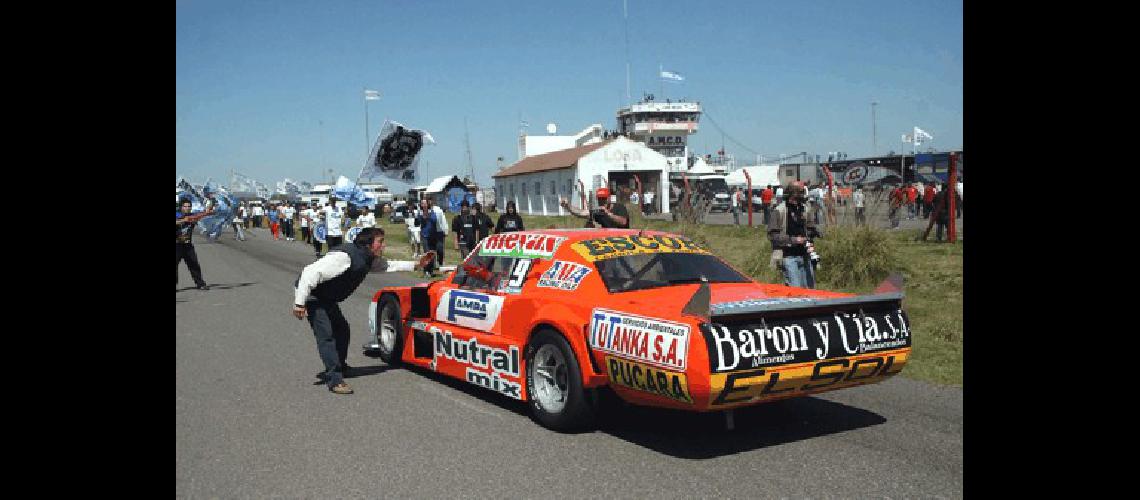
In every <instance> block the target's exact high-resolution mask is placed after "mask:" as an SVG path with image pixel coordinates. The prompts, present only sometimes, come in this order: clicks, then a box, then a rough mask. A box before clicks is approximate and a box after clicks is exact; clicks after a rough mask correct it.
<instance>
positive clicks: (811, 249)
mask: <svg viewBox="0 0 1140 500" xmlns="http://www.w3.org/2000/svg"><path fill="white" fill-rule="evenodd" d="M805 246H806V247H807V252H808V257H810V258H811V263H812V265H813V266H816V267H819V253H818V252H816V251H815V245H814V244H812V242H811V240H808V241H807V243H806V244H805Z"/></svg>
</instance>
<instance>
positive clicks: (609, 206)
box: [560, 187, 629, 229]
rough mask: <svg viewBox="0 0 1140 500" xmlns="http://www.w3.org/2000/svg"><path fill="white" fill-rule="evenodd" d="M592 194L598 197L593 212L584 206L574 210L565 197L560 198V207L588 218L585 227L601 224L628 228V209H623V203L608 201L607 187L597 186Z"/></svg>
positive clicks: (602, 225)
mask: <svg viewBox="0 0 1140 500" xmlns="http://www.w3.org/2000/svg"><path fill="white" fill-rule="evenodd" d="M594 194H595V195H596V196H597V197H598V208H597V209H596V210H594V213H593V214H591V213H590V212H589V210H586V209H584V208H583V209H582V210H574V209H573V208H572V207H570V203H569V202H567V201H566V200H565V199H563V200H561V202H560V204H561V205H562V208H565V209H566V210H567V211H568V212H570V213H572V214H574V215H576V216H578V217H581V218H583V219H590V220H588V221H587V222H586V227H598V226H601V227H617V228H626V229H628V228H629V211H628V210H626V209H625V205H621V204H619V203H610V190H609V188H604V187H603V188H598V190H597V191H596V192H595V193H594ZM591 216H592V217H591Z"/></svg>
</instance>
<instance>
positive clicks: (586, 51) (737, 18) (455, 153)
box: [175, 0, 963, 190]
mask: <svg viewBox="0 0 1140 500" xmlns="http://www.w3.org/2000/svg"><path fill="white" fill-rule="evenodd" d="M628 6H629V7H628V8H629V20H628V26H629V62H630V65H631V80H632V82H631V83H632V89H631V93H632V94H633V97H634V99H635V100H636V99H638V98H639V97H640V96H641V95H642V94H643V93H644V92H650V93H653V94H656V95H657V98H658V99H659V100H663V99H664V98H680V97H687V98H689V99H690V100H699V101H700V102H701V104H702V106H703V107H704V109H705V111H706V115H707V116H704V117H702V120H701V124H700V131H699V132H698V133H697V134H695V135H693V136H692V137H690V142H689V145H690V149H691V150H693V151H694V152H696V153H700V154H704V153H712V152H714V151H715V150H716V149H718V148H719V147H720V145H721V142H722V137H721V132H720V131H718V130H717V128H716V127H714V126H713V123H712V121H710V119H709V118H710V117H711V119H712V120H714V121H715V122H716V123H717V124H718V125H719V126H720V127H721V128H722V129H723V130H724V132H725V133H726V134H727V136H728V137H729V138H726V139H724V144H725V146H726V149H727V151H728V152H729V153H732V154H735V155H736V156H737V158H738V159H742V160H746V161H745V163H752V160H753V159H754V158H755V155H754V154H753V153H752V152H750V151H749V150H752V151H757V152H760V153H763V154H765V155H769V154H777V153H795V152H800V151H809V152H813V153H820V154H826V153H827V152H828V151H846V152H847V153H848V154H849V156H850V157H852V158H854V157H860V156H866V155H870V154H871V152H872V151H871V149H872V132H871V104H870V103H871V101H877V102H878V103H879V104H878V105H877V107H876V115H877V130H878V133H877V145H878V153H879V154H884V153H886V152H887V151H889V150H894V151H898V150H899V149H900V147H901V146H900V143H899V139H900V135H902V134H903V133H908V132H910V131H911V129H912V127H914V126H918V127H920V128H922V129H923V130H925V131H927V132H929V133H931V134H932V135H933V136H934V141H933V143H932V144H930V146H933V147H935V148H936V149H939V150H947V149H958V148H961V147H962V72H963V71H962V3H961V1H960V0H959V1H919V0H908V1H810V0H809V1H803V2H796V1H790V0H789V1H752V0H749V1H743V0H742V1H712V2H694V1H675V0H654V1H648V0H628ZM175 25H176V46H175V47H176V48H175V58H176V72H175V75H176V76H175V124H176V128H175V135H176V141H175V142H176V147H175V163H176V172H175V173H176V174H177V175H183V176H186V177H188V178H190V179H191V180H193V181H202V180H205V179H206V177H208V176H212V177H214V178H215V179H223V182H226V180H225V179H228V176H229V171H230V169H231V168H232V169H234V170H236V171H238V172H240V173H244V174H247V175H251V176H253V177H255V178H257V179H259V180H261V181H262V182H266V183H270V184H272V183H273V182H276V181H278V180H281V179H282V178H285V177H289V178H292V179H295V180H308V181H318V180H320V176H321V175H322V172H325V171H327V170H328V169H330V168H331V169H333V170H335V171H336V173H337V174H343V175H346V176H348V177H349V178H355V177H356V174H357V173H358V172H359V171H360V167H361V165H362V164H363V161H364V158H365V155H366V154H367V150H366V148H367V147H368V146H370V145H371V141H372V140H373V139H374V137H375V134H376V133H377V132H378V131H379V127H380V125H381V123H383V121H384V119H385V118H389V119H392V120H396V121H400V122H403V123H404V124H406V125H409V126H413V127H417V128H423V129H426V130H427V131H429V132H431V133H432V135H433V136H434V137H435V139H436V141H437V142H438V144H437V145H435V146H427V147H426V148H425V152H424V156H423V160H422V161H421V164H420V165H421V167H424V166H425V165H426V166H427V169H426V172H423V171H421V175H423V174H425V173H426V174H427V176H428V177H436V176H439V175H446V174H452V173H454V174H460V175H463V174H465V173H466V172H467V171H468V168H467V156H466V146H465V144H464V118H466V120H467V123H468V130H469V134H470V144H471V153H472V157H473V161H474V164H475V177H476V180H478V181H479V182H480V183H487V182H488V181H489V180H490V176H491V174H492V173H493V172H494V171H495V170H496V166H495V160H496V158H497V157H499V156H502V157H504V159H505V162H506V164H510V163H513V162H514V161H516V160H517V142H518V140H517V136H518V130H519V116H520V113H521V116H522V118H523V119H524V120H526V121H528V122H529V124H530V131H531V133H535V134H540V133H544V132H543V127H544V126H545V124H546V123H550V122H554V123H556V124H557V125H558V127H559V132H560V133H563V132H566V133H571V132H577V131H579V130H581V129H583V128H585V127H586V126H587V125H590V124H592V123H601V124H602V125H604V126H605V127H607V128H615V123H614V116H615V111H616V110H617V108H618V106H619V105H623V104H625V83H626V74H625V65H626V45H625V26H626V25H625V21H624V20H623V16H622V1H621V0H579V1H575V2H543V1H505V0H504V1H496V0H484V1H480V2H468V1H458V0H457V1H435V0H424V1H348V0H326V1H316V0H314V1H286V0H283V1H260V0H255V1H233V2H222V1H194V0H191V1H178V2H177V7H176V22H175ZM659 64H660V65H663V66H664V68H665V69H666V70H670V71H674V72H677V73H680V74H681V75H683V76H684V77H685V82H684V83H680V84H674V83H666V84H664V95H662V92H661V89H662V85H661V83H659V80H658V79H657V72H658V65H659ZM365 87H367V88H369V89H375V90H379V91H380V92H381V95H382V99H381V100H379V101H369V103H368V106H369V107H368V118H369V126H370V135H369V137H368V138H367V140H366V137H365V131H364V121H365V114H364V113H365V112H364V101H363V89H364V88H365ZM321 122H323V125H322V124H321ZM732 139H735V140H737V141H739V142H740V143H742V144H743V145H744V147H742V146H739V145H737V144H735V143H733V142H732ZM322 143H323V144H322ZM907 146H908V147H909V145H907ZM746 148H747V149H746ZM325 175H326V176H327V174H325ZM389 185H390V186H391V187H392V188H393V190H396V189H402V188H403V186H402V185H401V184H399V183H394V182H390V183H389Z"/></svg>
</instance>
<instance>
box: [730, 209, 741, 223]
mask: <svg viewBox="0 0 1140 500" xmlns="http://www.w3.org/2000/svg"><path fill="white" fill-rule="evenodd" d="M732 222H733V223H734V224H736V225H738V226H739V225H740V207H732Z"/></svg>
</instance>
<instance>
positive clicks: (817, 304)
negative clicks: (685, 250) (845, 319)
mask: <svg viewBox="0 0 1140 500" xmlns="http://www.w3.org/2000/svg"><path fill="white" fill-rule="evenodd" d="M711 295H712V294H711V290H710V289H709V285H708V282H707V281H702V282H701V286H700V288H698V289H697V291H696V292H694V293H693V296H692V298H690V299H689V302H688V303H686V304H685V307H683V308H682V309H681V313H682V314H688V315H691V316H697V317H699V318H702V319H704V320H705V321H711V318H712V317H713V316H737V317H743V316H753V315H756V316H770V315H778V316H783V315H784V314H783V313H790V314H799V313H811V312H816V311H818V310H851V311H854V310H859V309H863V308H874V307H881V306H890V305H894V306H898V305H901V302H902V299H903V297H904V294H903V292H902V275H901V274H898V273H895V274H892V275H891V276H889V277H887V279H885V280H883V282H882V283H880V284H879V286H878V287H877V288H876V289H875V291H874V292H872V293H871V294H868V295H857V296H854V297H839V298H811V297H774V298H766V299H749V300H742V301H737V302H718V303H715V304H710V298H711Z"/></svg>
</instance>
